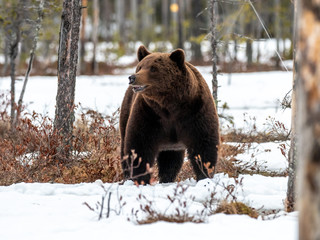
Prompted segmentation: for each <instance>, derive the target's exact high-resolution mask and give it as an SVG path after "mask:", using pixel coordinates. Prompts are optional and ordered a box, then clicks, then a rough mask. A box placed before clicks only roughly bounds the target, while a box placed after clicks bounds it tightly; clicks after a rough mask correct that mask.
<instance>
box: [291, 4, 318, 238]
mask: <svg viewBox="0 0 320 240" xmlns="http://www.w3.org/2000/svg"><path fill="white" fill-rule="evenodd" d="M300 3H301V6H298V11H299V15H298V16H299V17H298V19H299V41H298V52H297V55H298V63H299V71H298V74H299V80H298V84H299V85H298V88H297V103H298V106H297V110H298V111H297V118H298V129H297V134H298V136H299V143H298V155H299V178H298V179H299V189H298V194H299V202H298V207H299V209H298V210H299V239H301V240H313V239H314V240H315V239H320V227H319V226H320V54H319V50H318V49H319V46H320V34H319V33H320V18H319V9H320V1H314V0H302V1H300Z"/></svg>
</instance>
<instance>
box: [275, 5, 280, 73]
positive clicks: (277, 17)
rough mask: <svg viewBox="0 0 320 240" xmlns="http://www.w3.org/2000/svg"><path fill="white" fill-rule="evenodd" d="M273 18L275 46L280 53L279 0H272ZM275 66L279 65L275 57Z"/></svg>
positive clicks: (278, 60)
mask: <svg viewBox="0 0 320 240" xmlns="http://www.w3.org/2000/svg"><path fill="white" fill-rule="evenodd" d="M274 10H275V11H274V19H275V25H274V26H275V37H276V48H277V52H278V53H279V54H280V39H281V36H280V0H274ZM275 64H276V65H275V67H276V68H279V67H280V59H279V58H278V57H276V63H275Z"/></svg>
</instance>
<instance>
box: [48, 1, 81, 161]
mask: <svg viewBox="0 0 320 240" xmlns="http://www.w3.org/2000/svg"><path fill="white" fill-rule="evenodd" d="M81 8H82V7H81V0H64V1H63V10H62V16H61V25H60V37H59V52H58V92H57V98H56V112H55V119H54V129H55V131H56V132H57V133H58V134H59V135H60V136H61V137H62V139H63V146H61V148H60V149H57V152H58V158H59V159H61V160H66V159H68V157H69V154H70V150H71V140H72V130H73V122H74V95H75V84H76V73H77V63H78V42H79V32H80V20H81Z"/></svg>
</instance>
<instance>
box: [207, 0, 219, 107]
mask: <svg viewBox="0 0 320 240" xmlns="http://www.w3.org/2000/svg"><path fill="white" fill-rule="evenodd" d="M209 4H210V8H209V9H210V20H211V25H210V26H211V27H210V34H211V50H212V95H213V98H214V100H215V101H216V102H217V100H218V79H217V75H218V73H217V64H218V56H217V42H218V41H217V33H216V31H217V30H216V29H217V13H218V11H217V2H216V1H215V0H210V3H209Z"/></svg>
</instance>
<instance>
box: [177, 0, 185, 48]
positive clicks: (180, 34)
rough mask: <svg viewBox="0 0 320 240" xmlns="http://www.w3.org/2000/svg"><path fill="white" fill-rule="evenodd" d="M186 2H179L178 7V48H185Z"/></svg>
mask: <svg viewBox="0 0 320 240" xmlns="http://www.w3.org/2000/svg"><path fill="white" fill-rule="evenodd" d="M183 4H184V1H183V0H178V6H179V10H178V44H177V47H178V48H183V43H184V40H183V19H184V16H183V10H184V7H183Z"/></svg>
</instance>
